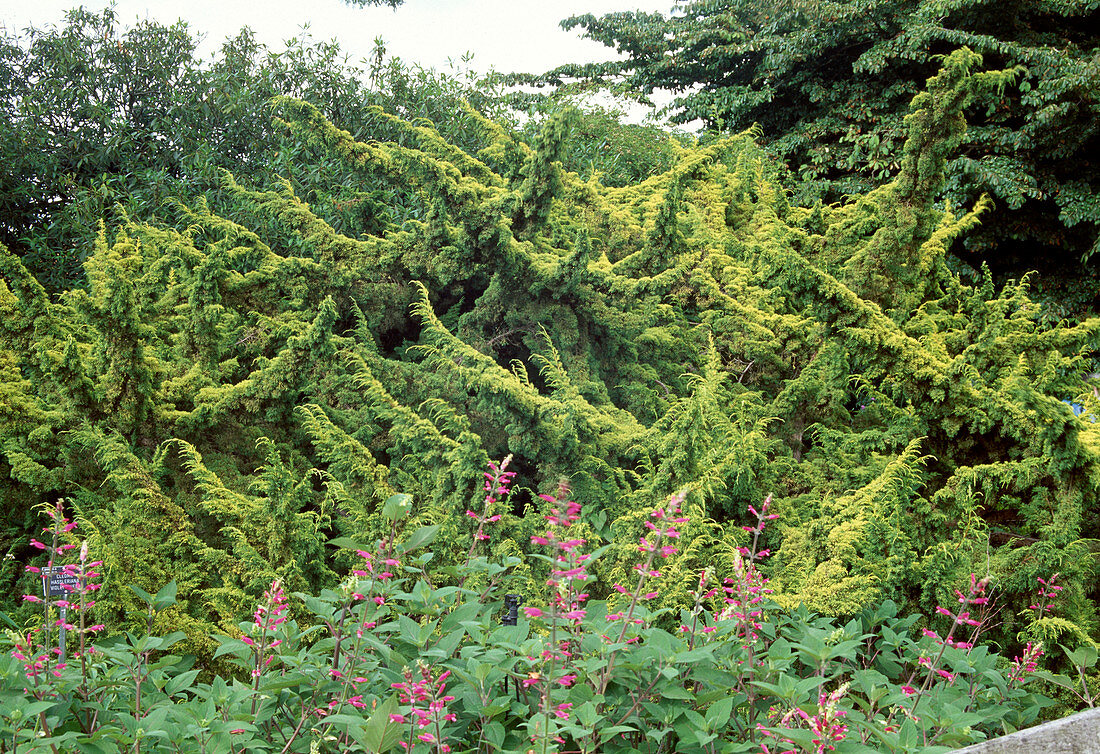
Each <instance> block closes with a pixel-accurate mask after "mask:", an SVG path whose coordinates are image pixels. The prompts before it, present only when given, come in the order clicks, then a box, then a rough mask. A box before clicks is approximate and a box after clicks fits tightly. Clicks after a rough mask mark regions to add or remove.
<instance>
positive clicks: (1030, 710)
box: [0, 458, 1096, 754]
mask: <svg viewBox="0 0 1100 754" xmlns="http://www.w3.org/2000/svg"><path fill="white" fill-rule="evenodd" d="M509 461H510V459H509V458H506V459H505V460H504V461H503V462H502V463H501V464H500V465H499V466H497V465H495V464H491V465H490V472H488V473H486V475H485V476H486V478H487V482H486V485H485V490H486V493H485V498H484V502H483V506H481V510H480V511H478V512H475V511H473V510H471V511H470V518H472V519H474V522H473V523H471V524H470V531H469V532H467V537H468V538H469V540H470V541H471V547H470V550H469V552H470V556H469V557H468V558H467V559H466V561H465V562H464V563H463V564H462V567H461V568H460V569H459V573H460V575H461V580H460V584H459V585H458V586H445V585H444V584H445V583H446V581H447V580H448V579H447V578H446V574H445V573H440V572H438V571H436V570H435V569H434V568H432V565H431V562H432V558H431V552H430V550H429V551H428V552H427V553H426V554H424V553H421V552H420V551H421V549H422V548H425V547H429V546H431V545H432V544H433V543H434V541H435V538H436V536H437V535H438V533H439V531H440V527H438V526H430V527H424V528H419V529H416V530H414V531H411V532H410V531H407V529H406V527H405V523H406V522H407V521H408V519H409V518H410V514H411V507H412V506H411V505H410V501H409V499H408V497H407V496H405V495H396V496H394V497H392V498H390V499H389V500H387V501H386V502H385V503H384V504H383V508H382V512H383V517H384V518H386V519H387V520H388V521H389V522H390V524H391V529H390V533H389V535H387V536H386V537H384V538H383V539H380V540H378V541H377V542H375V543H374V544H373V546H370V547H366V548H365V549H357V551H356V555H357V557H358V559H359V562H358V567H357V568H355V569H354V571H353V573H352V574H351V575H350V577H349V578H348V579H347V580H345V581H344V582H343V583H342V584H341V585H340V586H339V587H337V588H335V589H326V590H323V591H322V592H321V593H320V594H319V595H309V594H302V593H298V594H295V595H289V594H288V593H287V592H286V591H285V590H284V588H283V586H282V583H281V580H279V579H276V580H275V581H274V582H273V583H272V584H271V585H270V587H269V588H268V589H266V590H265V592H264V594H263V596H262V597H261V599H260V601H259V602H258V604H257V605H256V607H255V610H254V614H253V616H252V618H251V620H245V621H243V622H241V623H239V624H238V626H236V627H235V630H234V631H232V632H231V634H230V635H222V636H216V637H213V638H215V639H216V640H217V642H218V644H219V648H218V650H217V652H216V653H215V657H218V656H224V657H226V658H229V659H230V660H231V663H232V665H233V666H234V667H235V668H236V672H235V673H231V674H228V675H226V676H224V677H223V676H216V677H214V678H213V680H212V681H207V680H204V679H203V678H201V677H200V669H198V668H195V667H193V665H194V657H186V656H181V655H179V654H176V653H175V651H176V649H175V648H176V647H177V646H178V645H179V643H180V641H181V640H182V639H183V638H184V634H183V633H182V632H179V631H175V632H171V633H168V634H164V635H158V634H150V633H149V632H148V627H149V626H151V625H152V624H153V623H154V622H155V618H156V616H157V614H158V613H160V612H163V611H165V610H169V609H171V607H172V606H173V605H174V604H175V602H176V597H177V585H176V583H175V582H174V581H173V582H170V583H169V584H168V585H166V586H165V587H164V588H163V589H161V590H160V591H159V592H158V593H157V594H156V595H150V594H149V593H147V592H145V591H144V590H141V589H138V588H135V589H134V592H135V594H136V595H137V596H138V597H140V599H141V600H142V601H143V602H144V603H145V607H146V611H147V616H148V622H147V625H146V626H145V627H144V628H145V630H136V631H129V632H126V633H125V634H124V635H121V636H116V637H114V638H113V639H107V640H100V641H95V642H94V645H93V642H92V640H91V636H90V635H94V634H95V633H96V632H97V631H99V630H102V629H103V626H93V625H89V624H88V622H87V621H86V620H85V618H86V615H87V613H88V611H89V610H91V609H92V608H93V607H94V600H92V599H90V597H93V596H94V595H95V592H96V591H97V587H98V586H99V578H100V574H99V573H98V572H97V571H96V570H95V569H96V568H98V567H99V566H100V565H101V563H99V562H96V561H92V560H91V559H90V558H91V557H92V556H91V555H90V553H89V549H88V547H87V544H86V543H85V544H84V546H83V547H81V548H80V550H79V554H78V555H77V556H76V557H73V556H72V555H71V553H67V551H69V550H73V549H76V548H75V546H74V545H71V544H69V541H70V540H73V539H78V538H79V536H80V535H81V534H82V532H80V531H75V532H74V531H73V530H74V529H77V528H78V527H77V526H76V524H74V523H72V522H71V521H69V519H68V518H66V516H65V509H64V507H63V505H62V504H61V503H58V504H56V505H55V506H51V507H47V508H46V513H47V514H48V515H49V516H50V519H51V525H50V526H47V527H46V529H45V533H46V534H47V535H48V536H47V537H46V539H48V540H50V543H49V544H45V543H40V542H39V543H38V545H39V546H40V547H41V549H44V550H47V551H48V555H49V560H48V562H49V564H50V565H52V566H57V567H63V568H64V569H65V572H66V573H67V574H68V575H70V576H72V577H73V583H72V587H71V589H70V590H69V591H68V592H66V593H64V594H62V595H60V597H61V598H60V599H56V600H53V601H52V603H53V604H50V602H51V601H49V600H47V601H45V602H44V601H43V600H42V599H40V598H38V597H37V596H35V595H28V596H27V599H28V601H30V602H31V603H34V604H36V605H41V604H45V605H46V614H45V617H46V622H45V626H46V633H45V634H44V635H43V630H42V629H41V628H39V629H35V630H31V631H29V632H26V633H24V632H18V633H16V632H11V633H9V635H8V637H7V638H8V643H10V644H12V645H13V646H12V648H11V650H10V651H9V652H7V653H5V654H4V655H3V656H0V750H3V751H9V750H10V751H12V752H16V751H27V752H30V751H53V752H57V751H80V752H106V751H122V750H126V751H135V752H136V751H146V752H182V751H211V752H213V751H230V752H264V751H281V752H306V751H309V752H319V751H365V752H386V751H391V750H402V751H419V752H437V753H439V754H442V753H444V752H458V751H466V752H475V751H476V752H480V751H487V752H491V751H508V752H511V751H515V752H531V751H538V752H559V751H573V752H577V751H583V752H594V751H601V752H639V751H667V752H672V751H675V752H718V751H721V752H750V751H751V752H764V753H765V754H767V753H769V752H772V751H786V752H816V754H822V752H824V751H837V752H872V751H874V752H909V751H920V752H936V751H947V750H949V749H951V748H953V747H955V746H958V745H962V744H966V743H970V742H972V741H974V740H981V739H983V738H985V737H986V736H989V735H996V734H997V733H1000V732H1003V731H1011V730H1014V729H1016V728H1017V727H1021V726H1023V725H1026V724H1028V723H1030V722H1033V721H1034V720H1035V719H1036V717H1037V716H1038V714H1039V713H1040V711H1041V710H1042V709H1043V707H1044V706H1046V705H1049V704H1052V702H1051V700H1049V699H1045V698H1044V697H1042V696H1039V695H1036V694H1034V693H1032V692H1030V691H1028V690H1026V689H1025V688H1024V686H1025V684H1026V683H1027V682H1028V681H1029V680H1031V679H1030V678H1029V676H1032V675H1037V673H1036V671H1035V668H1036V661H1037V660H1038V659H1039V657H1041V655H1042V650H1041V647H1040V646H1039V645H1032V644H1030V643H1029V644H1028V646H1027V649H1026V651H1025V653H1024V655H1023V656H1022V657H1016V658H1015V659H1014V660H1013V661H1012V662H1011V663H1009V662H1007V661H1006V660H1005V659H1003V658H1001V657H999V656H998V655H997V654H995V653H992V652H990V651H989V647H988V646H985V645H979V644H977V641H978V637H979V636H980V635H981V633H982V630H983V628H986V627H987V625H988V621H989V620H990V617H991V615H992V611H991V610H990V608H991V602H990V597H989V594H988V591H987V590H988V589H989V584H988V580H987V579H976V578H975V577H973V576H971V578H970V581H969V586H968V587H965V589H966V591H965V592H964V591H962V590H956V597H957V599H956V600H952V606H951V607H950V608H948V607H940V608H938V609H937V612H938V613H939V614H941V615H943V616H944V618H941V619H939V621H938V622H939V623H942V624H944V625H945V626H947V628H946V631H945V632H944V633H943V634H942V636H941V634H940V633H937V632H936V631H935V630H933V629H931V628H925V629H924V630H923V638H916V637H914V635H913V632H912V630H911V629H912V627H913V625H914V623H915V622H916V621H917V616H910V617H907V618H901V617H899V616H898V615H897V605H896V604H895V603H893V602H892V601H886V602H884V603H883V604H881V605H879V606H877V607H876V608H874V609H868V610H864V611H862V612H861V613H860V614H859V615H858V616H857V617H855V618H853V619H851V620H848V621H847V622H842V623H835V622H831V621H830V620H829V619H827V618H822V617H820V616H817V615H814V614H812V613H809V612H808V611H806V610H805V609H804V608H800V609H797V610H794V611H788V610H784V609H782V608H780V606H779V605H777V604H776V603H775V602H773V601H772V600H771V599H770V597H769V594H770V592H771V590H770V589H769V588H768V579H767V577H765V576H764V574H763V573H762V572H761V571H760V569H759V567H758V564H759V561H761V560H762V559H764V558H766V557H767V555H768V553H766V552H764V551H759V550H757V545H758V544H759V543H760V541H761V539H760V535H761V534H762V533H763V532H764V531H765V528H766V525H767V523H768V522H769V521H771V520H774V519H775V518H777V516H776V515H775V514H771V513H769V512H768V511H769V505H770V500H765V501H764V503H763V504H762V505H761V506H760V509H759V511H757V509H756V508H751V510H750V513H751V514H752V516H753V518H754V519H755V523H754V525H753V526H752V527H749V528H750V529H751V533H752V534H753V538H752V543H751V545H750V546H748V547H744V548H739V550H738V552H737V554H736V556H735V557H734V559H733V561H732V564H731V570H729V571H728V572H725V571H723V570H721V569H719V568H715V567H708V568H706V569H704V570H703V571H701V572H700V574H699V578H698V584H697V586H696V588H695V589H694V590H692V592H691V597H692V605H691V606H690V608H685V609H681V610H680V611H679V614H678V616H672V615H670V614H669V611H668V610H667V609H657V610H653V609H651V608H650V607H649V605H651V604H653V602H654V601H655V599H656V597H657V590H659V589H661V588H662V581H663V579H664V578H665V577H664V575H663V574H662V573H661V569H662V568H663V566H664V565H665V564H666V563H667V562H668V561H669V560H670V559H671V558H673V557H675V555H676V554H677V552H678V548H677V547H676V546H675V545H674V544H670V543H678V542H679V540H680V531H679V529H680V528H681V527H682V526H683V525H685V524H688V523H690V519H689V518H688V517H686V516H684V515H682V512H681V510H680V506H681V503H682V498H681V497H680V496H678V495H673V496H672V497H671V498H670V499H669V500H668V501H667V502H666V503H665V504H664V505H661V506H659V507H657V508H656V509H654V510H653V511H651V512H650V513H649V519H650V520H648V521H645V522H644V527H638V529H639V542H640V545H639V547H638V550H639V553H640V555H639V560H638V562H637V563H635V564H634V567H633V570H634V573H635V575H636V579H635V581H634V582H633V583H632V584H630V585H628V586H621V585H619V584H616V585H615V592H616V594H615V597H614V598H612V599H611V600H606V601H605V600H590V599H589V595H588V593H587V591H588V590H589V588H590V586H591V582H592V580H593V578H594V577H593V576H591V575H590V574H589V573H588V569H589V568H590V567H592V566H593V565H594V564H595V563H596V562H597V561H598V559H599V558H600V557H601V555H603V554H604V553H606V552H607V548H606V547H603V548H598V549H596V550H593V548H592V547H591V543H589V542H586V540H584V539H582V538H578V536H577V531H578V530H579V529H582V528H583V525H582V524H581V510H582V508H581V505H580V504H578V503H577V502H576V501H574V500H572V499H571V497H570V490H569V488H568V485H566V484H564V483H562V484H561V485H559V487H558V489H557V490H556V492H555V494H553V495H549V494H548V495H546V496H545V499H546V502H547V503H548V504H549V505H551V506H552V507H551V508H550V512H549V515H548V516H547V519H548V526H547V528H546V530H545V531H544V532H543V533H542V534H541V535H536V536H534V537H532V542H533V543H534V544H536V545H539V546H542V547H543V548H545V549H546V551H547V552H546V553H544V554H541V555H540V556H539V557H541V558H543V559H545V560H546V561H547V562H548V563H549V564H550V569H549V578H548V579H547V580H546V582H545V587H546V588H545V589H542V590H540V592H541V593H538V594H529V595H528V601H529V602H531V604H532V606H528V607H525V608H523V613H524V614H525V616H526V617H525V618H521V617H519V616H518V615H516V614H514V613H513V615H511V616H510V618H509V616H507V615H502V616H500V619H499V620H498V617H497V616H498V613H499V611H500V609H501V604H502V600H501V599H500V597H501V596H502V595H501V594H500V592H501V591H502V589H503V588H506V586H507V585H506V584H502V583H501V581H500V579H499V577H500V575H501V574H502V573H506V572H507V571H508V570H509V569H510V568H511V567H513V566H514V565H516V562H515V561H517V560H518V559H516V558H505V559H503V560H500V561H497V560H496V559H494V558H487V557H484V556H478V557H475V553H476V552H477V550H478V545H479V543H480V542H481V541H482V538H483V537H486V536H487V535H486V534H485V532H486V530H487V528H491V527H492V526H494V525H495V524H496V523H497V522H499V520H500V517H499V514H497V513H496V512H495V511H496V510H497V509H498V508H500V507H501V504H502V503H506V500H507V496H508V495H509V492H510V490H509V488H510V486H511V483H512V476H513V474H512V472H508V471H506V468H507V466H508V463H509ZM398 531H401V532H402V536H401V537H398V536H397V532H398ZM36 541H37V540H36ZM62 564H64V565H63V566H62ZM32 569H33V570H34V571H36V572H37V571H38V569H37V568H34V567H32ZM471 577H472V578H471ZM479 577H480V578H487V579H488V585H487V586H485V587H484V588H483V587H477V588H469V587H468V586H466V584H467V583H469V582H473V581H478V580H479ZM1053 580H1054V579H1052V581H1053ZM1043 586H1044V589H1043V590H1041V591H1040V596H1039V600H1038V602H1039V604H1037V605H1034V606H1033V609H1035V610H1039V611H1043V610H1046V609H1048V608H1051V607H1053V605H1052V604H1047V600H1048V599H1051V600H1052V599H1054V598H1055V597H1056V590H1057V587H1054V586H1052V587H1047V585H1046V584H1043ZM510 596H511V597H515V596H517V595H510ZM291 603H294V604H293V605H292V604H291ZM534 605H540V607H535V606H534ZM57 607H66V608H68V609H69V610H72V611H74V613H75V617H74V616H69V617H68V618H66V617H65V615H64V614H62V616H61V618H57V612H56V610H51V608H57ZM504 609H505V611H507V610H508V606H507V605H505V608H504ZM513 610H514V608H513ZM295 614H297V617H295ZM670 618H671V621H670V620H669V619H670ZM54 619H56V624H57V625H58V627H61V626H63V625H65V626H67V628H68V630H69V631H70V632H71V636H73V637H74V638H75V639H76V640H77V641H76V642H74V644H73V645H70V647H71V649H70V652H71V656H66V655H64V654H61V652H60V651H56V652H55V651H51V646H52V643H51V639H50V637H49V633H48V631H49V628H50V626H51V624H52V623H53V622H54ZM67 621H72V622H71V623H67ZM1095 660H1096V656H1095V652H1093V655H1092V657H1091V663H1090V664H1094V663H1095ZM1086 662H1087V661H1086ZM1084 664H1085V663H1082V667H1079V668H1078V670H1079V672H1082V671H1083V665H1084ZM1048 677H1049V674H1048ZM1055 680H1057V679H1055ZM1085 688H1086V689H1087V686H1086V687H1085Z"/></svg>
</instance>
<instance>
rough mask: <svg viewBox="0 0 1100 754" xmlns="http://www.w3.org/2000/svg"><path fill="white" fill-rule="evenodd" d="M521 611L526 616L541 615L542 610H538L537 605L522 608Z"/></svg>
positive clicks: (539, 616)
mask: <svg viewBox="0 0 1100 754" xmlns="http://www.w3.org/2000/svg"><path fill="white" fill-rule="evenodd" d="M523 612H524V613H526V614H527V617H528V618H541V617H542V610H539V609H538V608H537V607H525V608H523Z"/></svg>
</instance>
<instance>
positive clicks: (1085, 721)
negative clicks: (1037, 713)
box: [955, 709, 1100, 754]
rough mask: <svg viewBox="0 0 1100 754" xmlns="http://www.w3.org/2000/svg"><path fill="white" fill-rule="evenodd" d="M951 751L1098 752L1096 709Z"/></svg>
mask: <svg viewBox="0 0 1100 754" xmlns="http://www.w3.org/2000/svg"><path fill="white" fill-rule="evenodd" d="M955 754H1100V709H1090V710H1086V711H1085V712H1078V713H1077V714H1076V715H1070V716H1069V717H1063V718H1062V719H1061V720H1054V721H1053V722H1049V723H1043V724H1042V725H1036V726H1035V727H1034V728H1028V729H1027V730H1021V731H1018V732H1016V733H1013V734H1011V735H1008V736H1002V737H1001V738H992V739H990V740H988V741H983V742H982V743H980V744H974V745H973V746H967V747H966V748H965V749H958V750H957V751H956V753H955Z"/></svg>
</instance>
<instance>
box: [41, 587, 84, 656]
mask: <svg viewBox="0 0 1100 754" xmlns="http://www.w3.org/2000/svg"><path fill="white" fill-rule="evenodd" d="M79 588H80V579H79V578H78V577H77V575H76V574H75V573H69V572H68V571H66V570H65V569H63V568H60V567H58V566H52V567H47V568H43V569H42V596H43V597H45V598H46V616H47V617H46V620H47V621H48V620H49V600H50V598H51V597H62V596H68V595H70V594H72V593H73V592H75V591H77V590H78V589H79ZM59 609H60V610H61V632H60V636H59V638H58V640H57V648H58V649H59V650H61V661H62V662H64V661H65V623H66V619H67V618H68V614H69V609H68V607H66V606H64V605H62V606H61V607H60V608H59ZM46 629H47V633H46V635H47V636H49V627H48V626H47V627H46Z"/></svg>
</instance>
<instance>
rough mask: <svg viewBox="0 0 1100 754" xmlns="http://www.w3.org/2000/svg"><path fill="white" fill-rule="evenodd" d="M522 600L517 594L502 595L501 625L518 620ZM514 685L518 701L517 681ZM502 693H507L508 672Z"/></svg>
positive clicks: (509, 624)
mask: <svg viewBox="0 0 1100 754" xmlns="http://www.w3.org/2000/svg"><path fill="white" fill-rule="evenodd" d="M521 602H523V598H522V597H520V596H519V595H518V594H506V595H504V615H503V616H501V618H500V625H502V626H514V625H516V621H518V620H519V603H521ZM515 687H516V701H519V682H518V681H517V682H516V683H515ZM504 693H505V694H507V693H508V674H507V673H505V675H504Z"/></svg>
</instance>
